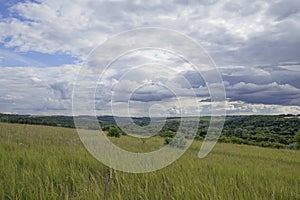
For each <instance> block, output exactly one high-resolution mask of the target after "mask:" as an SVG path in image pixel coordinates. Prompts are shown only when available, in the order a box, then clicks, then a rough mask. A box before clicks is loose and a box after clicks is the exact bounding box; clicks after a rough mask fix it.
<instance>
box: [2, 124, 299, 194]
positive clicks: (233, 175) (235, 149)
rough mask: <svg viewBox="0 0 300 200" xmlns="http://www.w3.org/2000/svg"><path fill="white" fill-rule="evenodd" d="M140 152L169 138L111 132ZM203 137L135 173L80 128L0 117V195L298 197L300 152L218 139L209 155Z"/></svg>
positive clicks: (117, 141) (119, 141)
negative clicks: (95, 151)
mask: <svg viewBox="0 0 300 200" xmlns="http://www.w3.org/2000/svg"><path fill="white" fill-rule="evenodd" d="M110 139H111V140H112V141H113V142H114V143H115V144H116V145H118V146H120V147H122V148H124V149H128V150H131V151H134V152H145V151H153V150H155V149H157V148H159V147H161V146H162V145H163V143H164V138H161V137H153V138H151V139H149V140H141V139H133V138H132V137H129V136H122V137H120V138H110ZM200 146H201V141H195V142H194V143H193V144H192V146H191V147H190V148H189V150H188V151H187V152H186V153H185V154H184V155H183V156H182V157H181V158H180V159H179V160H177V161H176V162H174V163H173V164H171V165H170V166H168V167H166V168H164V169H161V170H158V171H156V172H151V173H145V174H129V173H123V172H119V171H115V170H113V169H110V168H108V167H106V166H104V165H103V164H101V163H100V162H99V161H97V160H96V159H94V158H93V157H92V156H91V155H90V154H89V153H88V152H87V151H86V150H85V148H84V147H83V145H82V144H81V141H80V140H79V137H78V135H77V133H76V130H75V129H71V128H60V127H50V126H38V125H20V124H7V123H0V198H1V199H126V200H127V199H251V200H252V199H258V200H261V199H266V200H271V199H276V200H277V199H288V200H293V199H295V200H296V199H300V173H299V172H300V151H296V150H287V149H270V148H262V147H256V146H246V145H238V144H229V143H218V144H217V145H216V147H215V148H214V150H213V151H212V152H211V153H210V154H209V155H208V156H207V157H206V158H204V159H199V158H198V157H197V154H198V151H199V149H200Z"/></svg>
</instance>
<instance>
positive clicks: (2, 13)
mask: <svg viewBox="0 0 300 200" xmlns="http://www.w3.org/2000/svg"><path fill="white" fill-rule="evenodd" d="M146 27H162V28H168V29H171V30H175V31H178V32H181V33H182V34H185V35H187V36H189V37H190V38H192V39H193V40H195V41H197V42H198V43H199V44H200V45H201V46H202V47H203V48H204V49H205V50H206V51H207V53H208V54H209V55H210V56H211V58H212V59H213V61H214V62H215V64H216V66H217V68H218V70H219V72H220V73H221V76H222V78H223V81H224V86H225V92H226V96H227V101H228V103H227V108H226V109H227V113H228V114H281V113H292V114H299V113H300V68H299V67H300V34H299V33H300V1H299V0H273V1H267V0H265V1H262V0H253V1H248V0H240V1H239V0H237V1H232V0H230V1H229V0H173V1H171V0H163V1H162V0H153V1H146V0H144V1H142V0H136V1H135V0H128V1H127V0H113V1H109V0H107V1H101V0H63V1H59V0H45V1H44V0H35V1H27V0H22V1H17V0H12V1H5V0H0V82H1V87H0V113H19V114H37V115H53V114H66V115H71V114H72V88H73V84H74V81H75V80H76V76H77V73H78V72H79V70H80V68H81V64H82V63H84V62H85V61H86V58H87V56H88V55H89V54H90V52H91V51H92V50H93V49H95V48H96V47H97V46H99V45H101V44H102V43H103V42H105V41H106V40H107V39H108V38H111V37H112V36H114V35H116V34H119V33H121V32H124V31H128V30H131V29H135V28H146ZM145 40H146V38H145ZM174 42H175V43H176V41H174ZM147 63H160V64H161V65H162V64H163V65H167V66H168V67H166V68H164V67H159V66H153V67H151V66H147V65H145V66H142V67H140V68H138V69H136V70H129V69H130V68H131V67H132V66H141V65H144V64H147ZM172 88H173V89H174V88H175V89H174V90H175V92H176V94H174V91H173V93H172V91H171V89H172ZM191 91H192V92H191ZM192 93H193V94H192ZM112 94H114V96H112ZM95 96H96V108H97V110H98V114H99V115H102V114H111V107H110V105H111V101H112V99H113V100H114V102H113V103H114V104H115V106H116V108H117V109H116V110H117V114H118V115H123V114H124V112H126V111H125V110H126V109H125V107H124V105H127V102H124V98H125V97H128V98H129V99H126V98H125V101H127V100H131V104H130V107H131V109H132V110H131V113H132V114H134V115H144V113H145V112H146V111H145V110H143V109H146V108H147V109H146V110H148V109H149V108H151V109H152V111H151V112H153V113H152V114H158V115H160V114H164V113H165V114H166V113H167V114H168V115H178V114H180V113H183V112H184V113H185V114H187V115H191V114H193V115H207V114H209V106H210V98H209V93H208V90H207V88H206V84H205V81H204V80H203V79H202V78H201V76H200V75H199V74H198V73H197V72H196V71H195V70H193V68H192V67H191V66H190V65H189V64H188V63H186V62H184V61H182V60H180V59H178V57H176V56H174V55H171V54H168V53H166V52H162V51H157V50H144V51H142V50H141V51H136V52H133V53H131V54H130V55H127V56H124V57H123V58H121V59H120V60H118V62H116V63H115V64H114V66H111V69H110V70H108V71H107V72H106V73H105V77H104V78H103V80H102V81H101V82H100V83H99V86H98V88H97V91H96V95H95ZM178 98H180V99H181V104H178V101H177V100H178ZM195 100H196V101H197V102H199V103H200V106H195V104H194V101H195ZM118 106H119V107H118ZM162 107H163V108H162ZM142 108H143V109H142ZM124 109H125V110H124ZM162 111H163V112H162ZM160 112H162V113H160ZM82 113H83V114H84V113H86V112H85V111H84V106H83V110H82ZM87 113H88V112H87Z"/></svg>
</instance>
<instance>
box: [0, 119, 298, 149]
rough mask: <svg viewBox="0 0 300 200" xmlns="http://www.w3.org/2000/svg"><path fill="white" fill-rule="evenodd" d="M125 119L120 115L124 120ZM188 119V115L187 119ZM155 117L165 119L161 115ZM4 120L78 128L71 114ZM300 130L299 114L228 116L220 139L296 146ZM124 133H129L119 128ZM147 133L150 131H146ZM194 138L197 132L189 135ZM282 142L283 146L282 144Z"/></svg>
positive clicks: (172, 131) (169, 130)
mask: <svg viewBox="0 0 300 200" xmlns="http://www.w3.org/2000/svg"><path fill="white" fill-rule="evenodd" d="M79 117H80V118H82V119H83V120H82V121H84V120H86V123H83V125H82V126H83V127H84V128H88V129H91V130H94V129H98V126H97V127H93V126H92V125H93V124H92V125H90V124H89V118H90V117H89V116H79ZM121 119H122V118H120V120H121ZM186 119H188V118H186ZM98 120H99V123H100V125H101V128H102V130H103V131H109V129H110V127H111V126H116V123H115V118H114V117H113V116H101V117H98ZM154 120H161V119H160V118H157V119H154ZM133 121H134V122H135V123H136V124H138V125H140V126H145V125H147V124H149V121H150V119H149V118H147V117H144V118H133ZM0 122H10V123H22V124H38V125H50V126H61V127H68V128H74V127H75V126H74V122H73V117H68V116H29V115H5V114H0ZM209 123H210V117H201V118H200V122H199V125H198V130H197V133H196V135H195V139H196V140H203V139H204V137H205V136H206V133H207V129H208V126H209ZM179 125H180V118H169V119H167V120H166V122H165V125H164V126H163V128H162V130H161V131H160V132H159V133H158V135H160V136H162V137H166V138H167V137H171V138H173V137H174V136H175V135H176V133H177V131H178V127H179ZM298 130H300V119H299V116H294V115H277V116H227V117H226V121H225V124H224V129H223V132H222V135H221V138H220V139H219V141H220V142H225V143H228V142H230V143H238V144H248V145H256V146H263V147H272V148H292V146H293V143H294V142H295V133H296V132H297V131H298ZM119 132H120V134H121V135H126V134H125V133H124V132H123V131H122V130H119ZM145 132H147V130H145ZM186 136H189V138H190V139H191V138H193V136H194V135H186ZM279 144H280V145H279ZM297 146H298V147H299V146H300V145H299V144H298V145H297Z"/></svg>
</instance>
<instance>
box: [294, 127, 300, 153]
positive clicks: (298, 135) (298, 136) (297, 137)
mask: <svg viewBox="0 0 300 200" xmlns="http://www.w3.org/2000/svg"><path fill="white" fill-rule="evenodd" d="M294 140H295V142H296V143H297V148H298V149H300V130H298V132H297V133H296V135H295V138H294Z"/></svg>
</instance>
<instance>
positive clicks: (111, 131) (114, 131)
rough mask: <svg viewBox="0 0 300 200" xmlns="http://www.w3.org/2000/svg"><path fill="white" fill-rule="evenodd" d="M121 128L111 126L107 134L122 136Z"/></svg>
mask: <svg viewBox="0 0 300 200" xmlns="http://www.w3.org/2000/svg"><path fill="white" fill-rule="evenodd" d="M120 132H121V131H120V130H119V129H118V128H116V127H114V126H111V127H109V130H108V134H107V136H109V137H120V136H121V134H120Z"/></svg>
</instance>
